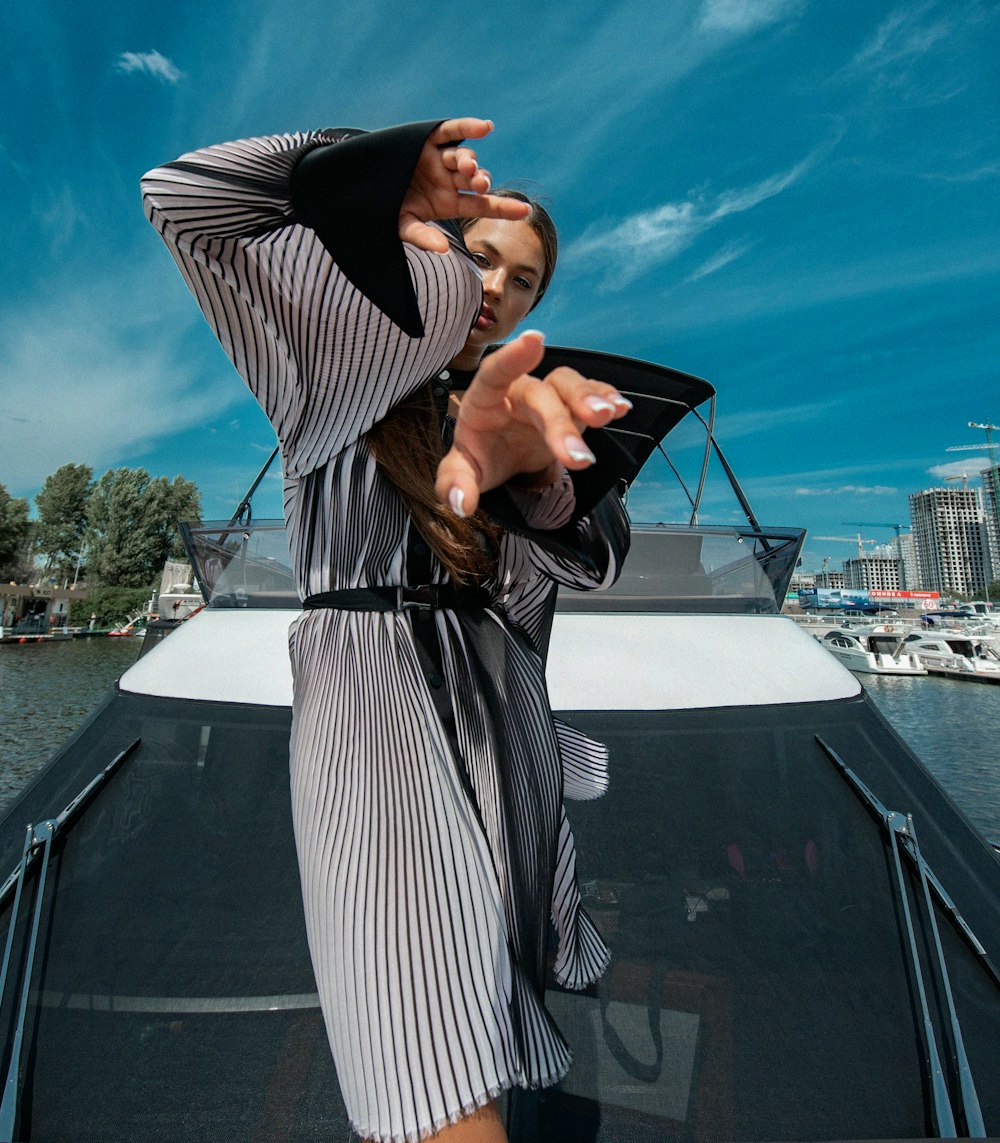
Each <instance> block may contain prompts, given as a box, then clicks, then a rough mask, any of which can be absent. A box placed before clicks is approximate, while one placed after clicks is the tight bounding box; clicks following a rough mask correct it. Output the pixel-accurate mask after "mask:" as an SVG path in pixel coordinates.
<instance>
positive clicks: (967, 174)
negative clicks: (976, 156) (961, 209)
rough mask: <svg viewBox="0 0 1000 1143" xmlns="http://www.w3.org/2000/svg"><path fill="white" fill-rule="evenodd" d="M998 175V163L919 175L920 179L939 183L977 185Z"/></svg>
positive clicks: (999, 164) (999, 169) (999, 168)
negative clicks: (963, 169)
mask: <svg viewBox="0 0 1000 1143" xmlns="http://www.w3.org/2000/svg"><path fill="white" fill-rule="evenodd" d="M997 175H1000V162H995V163H984V164H983V165H982V166H981V167H973V168H972V169H971V170H968V171H953V172H944V171H941V172H931V173H928V174H925V175H921V176H920V177H921V178H924V179H929V180H930V181H932V182H939V183H978V182H982V180H983V179H993V178H996V177H997Z"/></svg>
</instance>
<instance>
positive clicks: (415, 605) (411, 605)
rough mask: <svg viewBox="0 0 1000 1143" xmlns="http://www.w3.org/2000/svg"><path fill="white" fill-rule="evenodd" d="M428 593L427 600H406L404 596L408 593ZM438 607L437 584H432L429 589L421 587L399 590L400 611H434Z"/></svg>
mask: <svg viewBox="0 0 1000 1143" xmlns="http://www.w3.org/2000/svg"><path fill="white" fill-rule="evenodd" d="M424 590H426V592H427V599H404V598H403V596H404V594H405V592H407V591H424ZM436 607H437V590H436V585H435V584H430V585H429V586H428V587H427V588H419V587H401V588H399V610H400V611H433V610H434V609H435V608H436Z"/></svg>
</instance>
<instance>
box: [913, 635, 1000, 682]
mask: <svg viewBox="0 0 1000 1143" xmlns="http://www.w3.org/2000/svg"><path fill="white" fill-rule="evenodd" d="M905 645H906V647H907V648H908V649H909V650H910V652H911V653H912V654H913V655H915V656H916V657H917V658H918V659H919V660H920V662H921V663H922V664H923V665H924V666H925V667H926V668H927V671H928V672H929V673H930V674H932V675H943V676H945V677H946V678H951V679H963V680H965V681H969V682H980V683H1000V650H998V649H997V646H996V644H995V643H994V642H993V640H992V639H991V638H990V636H988V635H977V634H975V633H973V632H971V631H963V632H958V631H955V630H952V629H943V630H939V631H913V632H911V633H910V634H909V635H907V637H906V641H905Z"/></svg>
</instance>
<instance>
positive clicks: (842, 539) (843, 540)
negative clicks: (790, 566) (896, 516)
mask: <svg viewBox="0 0 1000 1143" xmlns="http://www.w3.org/2000/svg"><path fill="white" fill-rule="evenodd" d="M813 539H814V540H833V541H834V543H837V544H857V545H858V559H859V560H860V559H861V558H862V557H863V556H864V554H865V553H864V549H863V548H862V547H861V545H862V544H875V543H876V542H877V541H875V540H862V538H861V533H860V532H859V533H858V534H857V535H856V536H813Z"/></svg>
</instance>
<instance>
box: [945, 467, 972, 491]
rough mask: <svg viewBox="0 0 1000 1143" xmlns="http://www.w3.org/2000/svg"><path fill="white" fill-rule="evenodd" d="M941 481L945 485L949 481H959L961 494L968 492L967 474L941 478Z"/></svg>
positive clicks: (962, 473)
mask: <svg viewBox="0 0 1000 1143" xmlns="http://www.w3.org/2000/svg"><path fill="white" fill-rule="evenodd" d="M941 479H942V480H943V481H944V482H945V483H946V484H947V483H948V482H949V481H952V480H961V482H962V491H963V492H968V491H969V474H968V473H967V472H958V473H956V474H955V475H954V476H943V477H942V478H941Z"/></svg>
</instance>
